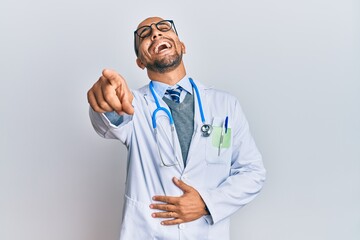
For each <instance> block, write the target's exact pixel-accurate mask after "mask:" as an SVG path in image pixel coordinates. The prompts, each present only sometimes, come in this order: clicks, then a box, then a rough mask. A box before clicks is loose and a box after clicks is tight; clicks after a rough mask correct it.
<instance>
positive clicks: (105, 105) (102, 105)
mask: <svg viewBox="0 0 360 240" xmlns="http://www.w3.org/2000/svg"><path fill="white" fill-rule="evenodd" d="M99 105H100V108H102V109H104V110H110V108H109V105H108V104H107V103H106V102H100V103H99Z"/></svg>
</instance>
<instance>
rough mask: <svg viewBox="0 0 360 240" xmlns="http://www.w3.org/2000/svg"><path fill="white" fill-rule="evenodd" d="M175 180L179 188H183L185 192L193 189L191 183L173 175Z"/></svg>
mask: <svg viewBox="0 0 360 240" xmlns="http://www.w3.org/2000/svg"><path fill="white" fill-rule="evenodd" d="M173 182H174V184H175V185H176V186H177V187H178V188H180V189H181V190H183V192H184V193H185V192H190V191H191V190H192V189H193V188H192V187H191V186H190V185H187V184H186V183H185V182H183V181H181V180H179V179H177V178H176V177H173Z"/></svg>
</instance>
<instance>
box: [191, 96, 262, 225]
mask: <svg viewBox="0 0 360 240" xmlns="http://www.w3.org/2000/svg"><path fill="white" fill-rule="evenodd" d="M233 113H234V115H235V116H234V119H235V122H236V124H235V125H234V124H233V130H234V131H233V133H234V136H233V152H232V157H231V158H232V159H231V168H230V174H229V177H227V179H226V180H225V181H224V182H222V183H221V184H220V185H219V186H218V187H217V188H214V189H198V191H199V193H200V195H201V197H202V198H203V200H204V202H205V203H206V206H207V208H208V210H209V212H210V215H209V216H207V217H206V218H205V219H206V220H207V222H208V223H209V224H214V223H217V222H219V221H221V220H223V219H225V218H227V217H229V216H230V215H231V214H233V213H234V212H236V211H237V210H238V209H240V208H241V207H243V206H245V205H246V204H247V203H249V202H250V201H252V200H253V199H254V198H255V197H256V195H258V193H259V192H260V190H261V188H262V186H263V183H264V181H265V175H266V171H265V168H264V166H263V162H262V157H261V154H260V152H259V151H258V149H257V147H256V145H255V142H254V139H253V138H252V136H251V134H250V130H249V125H248V122H247V120H246V118H245V115H244V114H243V112H242V109H241V107H240V104H239V102H238V101H237V100H236V103H235V109H234V111H233Z"/></svg>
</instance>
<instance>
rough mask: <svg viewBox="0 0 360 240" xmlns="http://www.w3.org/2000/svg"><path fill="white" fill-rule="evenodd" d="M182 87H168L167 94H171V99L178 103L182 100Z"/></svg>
mask: <svg viewBox="0 0 360 240" xmlns="http://www.w3.org/2000/svg"><path fill="white" fill-rule="evenodd" d="M181 90H182V87H180V86H178V87H177V88H174V89H167V90H166V92H165V94H168V95H170V97H171V100H173V101H174V102H176V103H179V102H180V93H181Z"/></svg>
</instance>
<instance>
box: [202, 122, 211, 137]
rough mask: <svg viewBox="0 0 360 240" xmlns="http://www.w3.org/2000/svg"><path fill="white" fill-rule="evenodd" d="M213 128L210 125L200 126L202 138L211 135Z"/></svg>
mask: <svg viewBox="0 0 360 240" xmlns="http://www.w3.org/2000/svg"><path fill="white" fill-rule="evenodd" d="M212 130H213V127H212V126H211V125H210V124H204V125H202V126H201V133H202V136H203V137H208V136H210V134H211V133H212Z"/></svg>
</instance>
